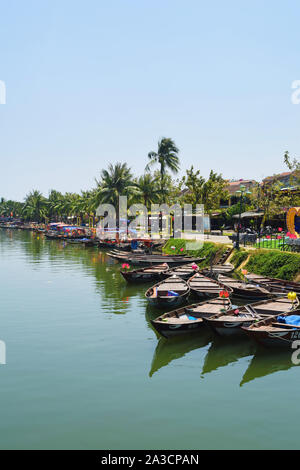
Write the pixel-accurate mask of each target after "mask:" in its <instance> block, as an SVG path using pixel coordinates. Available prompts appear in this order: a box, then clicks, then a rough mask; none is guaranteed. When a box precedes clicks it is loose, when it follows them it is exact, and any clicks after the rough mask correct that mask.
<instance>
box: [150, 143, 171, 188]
mask: <svg viewBox="0 0 300 470" xmlns="http://www.w3.org/2000/svg"><path fill="white" fill-rule="evenodd" d="M178 153H179V149H178V148H177V147H176V145H175V142H174V141H173V140H172V139H169V138H167V137H163V138H162V139H161V140H159V141H158V150H157V152H149V153H148V158H149V160H150V161H149V163H148V165H147V166H146V171H149V169H150V167H151V166H152V165H155V164H156V163H158V164H159V165H160V177H161V182H160V187H161V191H162V192H164V186H165V185H164V179H165V176H166V172H167V170H171V171H172V172H173V173H178V171H179V157H178Z"/></svg>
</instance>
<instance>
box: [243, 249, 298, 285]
mask: <svg viewBox="0 0 300 470" xmlns="http://www.w3.org/2000/svg"><path fill="white" fill-rule="evenodd" d="M246 268H247V270H248V271H249V272H253V273H255V274H262V275H263V276H270V277H276V278H280V279H286V280H289V281H290V280H292V279H293V278H294V277H295V276H296V275H297V274H298V273H299V272H300V255H298V254H295V253H286V252H281V251H277V250H256V251H254V252H253V253H252V254H251V255H250V257H249V261H248V263H247V264H246Z"/></svg>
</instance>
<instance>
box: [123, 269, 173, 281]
mask: <svg viewBox="0 0 300 470" xmlns="http://www.w3.org/2000/svg"><path fill="white" fill-rule="evenodd" d="M121 274H122V276H123V277H124V279H125V280H126V281H127V282H129V283H131V282H140V283H142V282H152V281H161V280H162V279H164V278H163V276H162V275H161V274H159V273H131V272H124V271H121Z"/></svg>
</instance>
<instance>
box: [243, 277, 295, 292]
mask: <svg viewBox="0 0 300 470" xmlns="http://www.w3.org/2000/svg"><path fill="white" fill-rule="evenodd" d="M245 277H246V278H247V279H248V281H249V282H251V283H253V284H257V285H259V286H262V287H266V288H267V289H268V288H269V287H271V288H275V289H278V290H282V291H285V292H290V291H294V292H296V293H297V294H300V283H299V282H293V281H285V280H284V279H276V278H272V277H266V276H262V275H261V274H254V273H249V274H247V275H246V276H245Z"/></svg>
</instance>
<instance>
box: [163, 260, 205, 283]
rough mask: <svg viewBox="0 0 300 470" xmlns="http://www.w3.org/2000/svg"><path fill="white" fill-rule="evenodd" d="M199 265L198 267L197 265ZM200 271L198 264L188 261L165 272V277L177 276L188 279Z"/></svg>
mask: <svg viewBox="0 0 300 470" xmlns="http://www.w3.org/2000/svg"><path fill="white" fill-rule="evenodd" d="M196 266H197V267H196ZM198 271H199V267H198V265H196V264H193V263H188V264H183V265H182V266H177V267H176V268H172V269H168V270H166V271H165V272H164V276H165V277H169V276H173V275H174V274H175V276H178V277H181V279H184V280H187V279H189V278H190V277H191V276H193V275H194V274H195V273H196V272H198Z"/></svg>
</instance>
